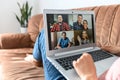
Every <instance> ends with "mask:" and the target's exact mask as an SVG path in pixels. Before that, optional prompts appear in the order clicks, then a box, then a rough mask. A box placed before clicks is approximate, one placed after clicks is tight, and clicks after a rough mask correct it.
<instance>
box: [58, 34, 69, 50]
mask: <svg viewBox="0 0 120 80" xmlns="http://www.w3.org/2000/svg"><path fill="white" fill-rule="evenodd" d="M67 47H70V40H69V38H68V37H66V32H62V37H61V38H59V40H58V44H57V46H56V49H60V48H67Z"/></svg>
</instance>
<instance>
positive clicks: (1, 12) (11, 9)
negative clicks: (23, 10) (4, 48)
mask: <svg viewBox="0 0 120 80" xmlns="http://www.w3.org/2000/svg"><path fill="white" fill-rule="evenodd" d="M25 1H26V0H0V33H10V32H11V33H20V24H19V23H18V21H17V20H16V17H15V15H14V13H16V14H18V15H20V12H19V8H18V5H17V2H19V3H20V4H21V5H22V4H23V3H24V2H25ZM28 2H29V4H30V5H31V6H33V11H32V15H34V14H37V13H39V12H40V9H39V8H40V6H39V0H28Z"/></svg>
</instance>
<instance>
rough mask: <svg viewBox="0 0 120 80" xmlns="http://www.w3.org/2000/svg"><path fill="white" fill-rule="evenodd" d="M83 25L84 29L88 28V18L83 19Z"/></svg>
mask: <svg viewBox="0 0 120 80" xmlns="http://www.w3.org/2000/svg"><path fill="white" fill-rule="evenodd" d="M83 27H84V29H88V22H87V20H84V21H83Z"/></svg>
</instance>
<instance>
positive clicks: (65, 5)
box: [40, 0, 120, 12]
mask: <svg viewBox="0 0 120 80" xmlns="http://www.w3.org/2000/svg"><path fill="white" fill-rule="evenodd" d="M109 4H120V0H40V9H41V12H43V9H70V8H80V7H89V6H99V5H109Z"/></svg>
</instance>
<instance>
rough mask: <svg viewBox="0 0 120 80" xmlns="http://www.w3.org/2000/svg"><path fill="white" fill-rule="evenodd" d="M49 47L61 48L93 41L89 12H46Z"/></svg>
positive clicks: (91, 19) (91, 21) (91, 18)
mask: <svg viewBox="0 0 120 80" xmlns="http://www.w3.org/2000/svg"><path fill="white" fill-rule="evenodd" d="M47 27H48V37H49V38H48V39H49V40H48V41H49V49H50V50H55V49H61V48H69V47H74V46H80V45H84V44H89V43H93V42H94V36H93V16H92V15H90V14H47Z"/></svg>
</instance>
